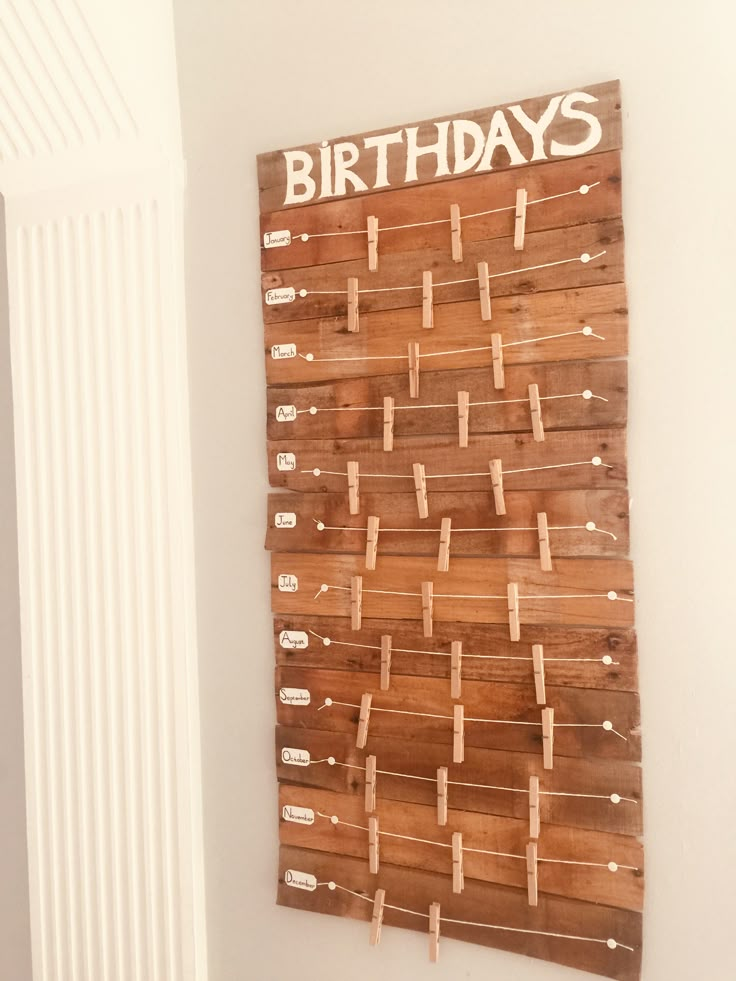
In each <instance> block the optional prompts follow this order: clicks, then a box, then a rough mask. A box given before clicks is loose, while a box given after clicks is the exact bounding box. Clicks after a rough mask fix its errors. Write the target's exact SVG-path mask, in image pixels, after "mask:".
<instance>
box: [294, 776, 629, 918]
mask: <svg viewBox="0 0 736 981" xmlns="http://www.w3.org/2000/svg"><path fill="white" fill-rule="evenodd" d="M379 779H380V774H379ZM293 807H305V808H309V809H311V810H312V811H313V812H314V814H315V818H314V823H313V824H312V825H304V824H296V823H294V822H290V821H288V820H285V819H284V810H285V809H286V810H287V812H288V810H289V808H293ZM376 813H377V814H378V816H379V820H380V824H379V828H380V832H381V836H380V855H379V860H380V862H388V863H389V864H391V865H398V866H403V867H407V868H413V869H424V870H426V871H428V872H437V873H439V874H440V875H450V876H451V875H452V848H451V842H452V833H453V832H454V831H459V832H460V833H461V834H462V840H463V848H464V854H463V865H464V873H465V878H466V880H467V879H479V880H481V881H483V882H497V883H500V884H502V885H507V886H515V887H516V888H517V889H525V888H526V860H525V856H524V849H525V847H526V844H527V842H528V841H529V821H528V820H523V819H516V818H507V817H498V816H493V817H491V816H489V815H485V814H478V813H476V812H472V811H459V810H454V809H452V808H450V809H449V810H448V815H447V825H446V826H445V827H440V826H439V825H438V824H437V808H436V807H433V806H427V805H422V804H407V803H404V802H398V801H386V800H382V801H381V802H380V805H379V806H378V807H377V810H376ZM279 814H280V816H281V820H280V823H279V837H280V840H281V843H282V844H284V845H293V846H295V847H296V848H310V849H315V850H316V851H321V852H329V853H333V854H336V855H350V856H352V857H353V858H357V859H363V860H364V861H367V857H368V833H367V825H368V815H367V814H366V811H365V807H364V802H363V801H361V800H359V799H358V798H356V797H355V795H348V794H339V793H334V792H332V791H325V790H312V789H307V788H304V787H291V786H288V785H284V784H282V785H281V786H280V787H279ZM321 814H325V815H328V817H327V818H325V817H321V816H320V815H321ZM331 815H335V816H336V817H337V818H338V819H339V822H340V823H339V824H337V825H335V824H333V823H331V821H330V819H329V816H331ZM347 825H357V826H358V827H357V828H351V827H348V826H347ZM361 828H365V829H366V830H360V829H361ZM391 835H405V836H408V838H421V839H424V841H410V840H408V838H398V837H391ZM427 841H430V842H437V843H438V844H436V845H428V844H425V842H427ZM465 849H468V850H467V851H465ZM469 849H483V850H485V851H493V852H502V853H504V855H517V856H519V857H518V858H506V857H502V856H499V855H486V854H480V853H478V852H472V851H470V850H469ZM538 856H539V860H540V861H539V866H538V875H539V892H540V893H550V894H553V895H557V896H567V897H569V898H570V899H583V900H587V901H588V902H594V903H605V904H606V905H607V906H616V907H618V908H620V909H628V910H636V911H641V909H642V903H643V898H644V867H643V863H644V854H643V849H642V846H641V844H640V843H639V842H637V841H636V840H635V839H633V838H631V837H629V836H626V835H613V834H605V833H602V832H599V831H581V830H580V829H579V828H577V829H574V830H573V829H572V828H560V827H557V826H554V825H552V826H548V825H545V826H544V828H543V829H542V831H541V836H540V841H539V852H538ZM545 859H547V860H549V859H558V860H561V861H560V863H559V864H558V863H557V862H554V861H544V860H545ZM563 862H569V863H591V864H590V865H586V864H567V865H565V864H562V863H563ZM609 862H614V863H615V864H616V865H618V866H624V865H625V866H629V868H626V869H624V868H622V867H620V868H618V870H617V871H614V872H612V871H611V870H610V869H609V868H607V866H608V863H609ZM595 864H597V865H600V866H602V867H601V868H595V867H593V866H594V865H595Z"/></svg>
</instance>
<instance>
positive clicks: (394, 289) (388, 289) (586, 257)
mask: <svg viewBox="0 0 736 981" xmlns="http://www.w3.org/2000/svg"><path fill="white" fill-rule="evenodd" d="M605 254H606V250H605V249H602V250H601V251H600V252H596V253H595V255H591V254H590V253H589V252H583V253H582V254H581V255H576V256H573V257H572V258H571V259H556V260H555V261H554V262H540V263H539V264H538V265H536V266H523V267H522V268H521V269H505V270H504V271H503V272H497V273H489V274H488V279H489V280H490V279H501V278H502V277H503V276H515V275H517V274H518V273H525V272H534V271H535V270H536V269H551V268H552V267H553V266H566V265H568V264H569V263H571V262H582V264H583V265H586V264H587V263H588V262H592V261H593V260H594V259H600V257H601V256H602V255H605ZM479 282H480V280H479V278H478V277H477V276H470V277H469V278H467V279H448V280H446V281H445V282H444V283H434V284H433V286H434V287H435V288H436V287H438V286H458V285H460V284H462V283H479ZM421 289H424V287H423V285H422V283H418V284H416V285H411V286H373V287H369V288H368V289H359V290H358V291H357V292H358V294H360V293H399V292H403V291H405V290H421ZM295 292H296V295H297V296H299V297H301V298H302V299H303V298H304V297H306V296H347V295H348V291H347V290H307V289H300V290H296V291H295Z"/></svg>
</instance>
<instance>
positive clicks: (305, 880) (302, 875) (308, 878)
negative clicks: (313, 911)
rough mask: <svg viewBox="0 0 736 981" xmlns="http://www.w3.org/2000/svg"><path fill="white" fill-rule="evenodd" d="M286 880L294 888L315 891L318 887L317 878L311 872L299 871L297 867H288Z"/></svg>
mask: <svg viewBox="0 0 736 981" xmlns="http://www.w3.org/2000/svg"><path fill="white" fill-rule="evenodd" d="M284 882H285V883H286V885H287V886H291V887H292V888H293V889H306V890H307V892H314V890H315V889H316V888H317V879H316V877H315V876H313V875H310V874H309V872H297V871H296V869H287V870H286V874H285V875H284Z"/></svg>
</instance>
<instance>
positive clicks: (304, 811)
mask: <svg viewBox="0 0 736 981" xmlns="http://www.w3.org/2000/svg"><path fill="white" fill-rule="evenodd" d="M281 817H282V818H283V819H284V821H288V822H289V823H290V824H314V811H313V810H312V809H311V808H310V807H292V805H291V804H284V806H283V808H282V809H281Z"/></svg>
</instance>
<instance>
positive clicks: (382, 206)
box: [261, 151, 621, 272]
mask: <svg viewBox="0 0 736 981" xmlns="http://www.w3.org/2000/svg"><path fill="white" fill-rule="evenodd" d="M583 185H585V186H589V187H591V189H590V191H589V192H588V193H586V194H580V193H575V194H570V193H569V192H570V191H577V190H578V188H580V187H581V186H583ZM592 185H597V186H592ZM517 187H524V188H526V191H527V195H528V199H529V201H537V200H539V199H542V198H548V197H550V196H553V195H565V197H555V198H553V200H549V201H540V203H539V204H531V205H529V206H528V209H527V220H526V231H527V233H529V232H537V231H544V230H547V229H550V228H567V227H569V226H570V225H580V224H583V223H584V222H589V221H600V220H602V219H604V218H615V217H618V216H620V214H621V155H620V153H619V152H618V151H611V152H610V153H596V154H594V155H592V156H584V157H573V158H570V159H567V160H558V161H556V162H550V163H549V164H548V165H547V166H546V167H537V166H530V167H516V168H514V169H513V170H501V171H496V172H492V173H488V174H475V175H473V176H472V177H458V178H457V179H456V180H453V181H452V182H448V183H444V184H430V185H427V184H424V185H419V186H417V185H410V186H408V187H404V188H399V189H397V190H385V191H381V192H379V193H378V194H370V195H367V196H366V195H364V196H356V197H348V198H338V199H333V200H328V201H320V202H317V203H313V204H309V205H304V206H303V207H301V208H300V209H299V210H298V211H293V210H292V209H290V208H287V209H285V210H282V211H274V212H271V213H269V214H264V215H261V243H263V235H264V233H265V232H275V231H281V230H284V229H288V230H289V231H290V232H291V242H292V244H291V245H290V246H285V247H283V248H270V249H266V248H263V247H262V248H261V268H262V269H263V270H264V271H268V270H272V269H288V268H290V267H293V266H316V265H322V264H324V263H329V262H339V261H341V260H344V259H364V260H366V261H367V254H368V244H367V238H368V237H367V235H364V234H361V235H345V234H341V235H334V236H331V235H330V234H329V233H330V232H346V231H348V232H352V231H356V230H358V229H362V230H363V231H365V230H366V228H367V220H368V217H369V216H370V215H375V216H376V217H377V218H378V222H379V237H378V253H379V259H378V262H379V265H380V264H381V263H382V262H383V261H384V257H386V256H390V255H393V254H394V253H396V252H411V251H413V250H415V249H437V250H438V251H442V250H445V251H447V252H450V251H451V233H450V206H451V205H453V204H457V205H458V206H459V207H460V213H461V215H478V217H477V218H476V217H474V218H466V219H465V220H464V221H463V222H462V238H463V242H474V241H483V240H488V239H493V238H503V237H504V236H508V235H513V234H514V211H515V200H516V189H517ZM499 208H508V209H509V210H506V211H496V212H495V213H494V214H479V212H484V211H488V210H490V209H499ZM437 221H440V222H442V221H444V222H445V224H431V225H420V226H419V227H416V225H415V223H416V222H437ZM397 225H399V226H400V225H414V226H415V227H412V228H396V227H395V226H397ZM302 233H307V234H308V235H310V236H311V237H310V238H309V239H308V240H307V241H306V242H303V241H302V240H301V238H300V237H299V236H300V235H301V234H302ZM320 235H321V236H324V237H315V236H320ZM365 271H366V272H367V271H368V267H367V264H366V268H365Z"/></svg>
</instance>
